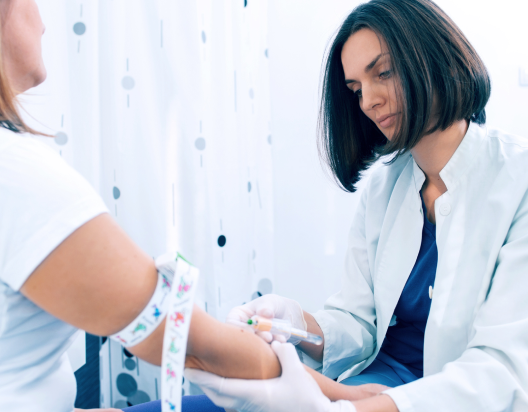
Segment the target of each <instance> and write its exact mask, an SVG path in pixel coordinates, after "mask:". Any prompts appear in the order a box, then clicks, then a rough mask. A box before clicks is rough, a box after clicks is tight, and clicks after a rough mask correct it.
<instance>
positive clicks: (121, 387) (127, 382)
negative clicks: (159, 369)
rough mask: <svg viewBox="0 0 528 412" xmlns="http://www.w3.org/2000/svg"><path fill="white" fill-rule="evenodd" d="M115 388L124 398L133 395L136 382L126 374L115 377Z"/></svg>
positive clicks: (135, 390)
mask: <svg viewBox="0 0 528 412" xmlns="http://www.w3.org/2000/svg"><path fill="white" fill-rule="evenodd" d="M116 386H117V390H118V391H119V393H120V394H121V395H123V396H126V397H129V396H132V395H134V394H135V393H136V392H137V389H138V385H137V382H136V380H135V379H134V378H133V377H132V376H130V375H129V374H128V373H120V374H119V375H117V379H116Z"/></svg>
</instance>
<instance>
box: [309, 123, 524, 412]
mask: <svg viewBox="0 0 528 412" xmlns="http://www.w3.org/2000/svg"><path fill="white" fill-rule="evenodd" d="M440 176H441V177H442V180H443V181H444V183H445V185H446V186H447V192H446V193H444V194H443V195H442V196H440V197H439V198H438V199H437V200H436V202H435V216H436V241H437V247H438V268H437V272H436V280H435V284H434V292H433V298H432V304H431V311H430V314H429V319H428V321H427V327H426V330H425V344H424V378H423V379H419V380H417V381H415V382H412V383H409V384H407V385H404V386H401V387H399V388H395V389H391V390H389V391H388V392H387V393H388V394H389V395H390V396H391V397H392V398H393V399H394V401H395V402H396V404H397V406H398V408H399V410H400V411H401V412H408V411H409V412H410V411H413V412H422V411H423V412H425V411H427V412H434V411H450V412H455V411H463V412H468V411H479V412H485V411H490V412H491V411H528V194H527V189H528V140H525V139H522V138H519V137H516V136H511V135H507V134H505V133H502V132H500V131H496V130H488V129H487V128H485V127H484V128H481V127H479V126H477V125H475V124H471V125H470V127H469V129H468V132H467V134H466V136H465V137H464V139H463V141H462V143H461V144H460V146H459V147H458V149H457V150H456V152H455V153H454V155H453V157H452V158H451V159H450V160H449V162H448V164H447V165H446V166H445V167H444V169H443V170H442V171H441V172H440ZM424 180H425V176H424V174H423V172H422V171H421V170H420V168H419V167H418V166H417V164H416V163H415V161H414V159H413V158H412V156H411V155H405V156H402V157H401V158H399V159H398V160H397V161H396V162H394V163H393V164H392V165H388V166H382V167H380V168H379V169H378V170H376V171H375V172H374V173H373V175H372V177H371V179H370V180H369V183H368V185H367V187H366V189H365V190H364V192H363V194H362V197H361V203H360V206H359V207H358V211H357V214H356V217H355V220H354V223H353V225H352V229H351V231H350V237H349V245H348V252H347V258H346V273H345V276H344V280H343V286H342V289H341V291H340V292H339V293H337V294H335V295H333V296H332V297H330V298H329V299H328V301H327V302H326V304H325V310H322V311H319V312H317V313H316V314H315V315H314V316H315V319H316V320H317V322H318V323H319V325H320V326H321V328H322V330H323V332H324V337H325V348H324V360H323V373H324V374H325V375H327V376H329V377H331V378H336V377H338V380H343V379H345V378H347V377H349V376H353V375H357V374H358V373H360V372H361V371H362V370H363V369H365V368H366V367H367V366H368V365H369V364H370V363H371V362H372V361H373V360H374V358H375V357H376V355H377V354H378V351H379V348H380V346H381V344H382V342H383V339H384V338H385V333H386V331H387V328H388V326H389V324H390V322H391V319H392V316H393V312H394V309H395V307H396V304H397V302H398V299H399V298H400V295H401V292H402V290H403V287H404V285H405V283H406V281H407V278H408V276H409V274H410V273H411V270H412V268H413V266H414V263H415V261H416V257H417V256H418V251H419V249H420V244H421V234H422V226H423V216H422V213H423V211H422V205H421V200H420V193H419V191H420V189H421V187H422V185H423V183H424Z"/></svg>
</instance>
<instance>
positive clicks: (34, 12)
mask: <svg viewBox="0 0 528 412" xmlns="http://www.w3.org/2000/svg"><path fill="white" fill-rule="evenodd" d="M0 18H1V25H2V26H1V27H2V29H1V36H2V61H3V64H4V69H5V73H6V75H7V78H8V79H9V81H10V83H11V87H13V89H14V91H15V92H16V93H22V92H24V91H26V90H28V89H30V88H32V87H34V86H37V85H38V84H40V83H42V82H43V81H44V80H45V79H46V69H45V67H44V62H43V60H42V49H41V38H42V34H44V30H45V28H44V24H43V23H42V19H41V18H40V13H39V10H38V6H37V4H36V3H35V0H0Z"/></svg>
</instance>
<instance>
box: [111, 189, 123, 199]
mask: <svg viewBox="0 0 528 412" xmlns="http://www.w3.org/2000/svg"><path fill="white" fill-rule="evenodd" d="M112 194H113V195H114V199H115V200H117V199H119V198H120V197H121V190H119V188H118V187H115V186H114V189H113V190H112Z"/></svg>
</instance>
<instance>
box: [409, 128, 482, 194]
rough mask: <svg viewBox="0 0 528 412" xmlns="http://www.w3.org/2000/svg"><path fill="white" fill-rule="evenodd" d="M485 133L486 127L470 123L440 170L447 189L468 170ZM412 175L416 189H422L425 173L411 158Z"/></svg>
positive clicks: (453, 185) (452, 187)
mask: <svg viewBox="0 0 528 412" xmlns="http://www.w3.org/2000/svg"><path fill="white" fill-rule="evenodd" d="M486 134H487V130H486V127H485V126H484V127H480V126H479V125H477V124H475V123H470V124H469V127H468V130H467V132H466V135H465V136H464V138H463V139H462V142H461V143H460V145H459V146H458V148H457V149H456V151H455V153H454V154H453V156H451V159H449V161H448V162H447V164H446V165H445V166H444V168H443V169H442V170H441V171H440V177H441V178H442V180H443V182H444V184H445V185H446V187H447V190H450V191H452V190H453V189H454V188H455V187H456V185H457V183H458V181H459V180H460V179H461V178H462V176H464V174H465V173H466V172H467V171H468V170H469V168H470V167H471V164H472V163H473V160H474V159H475V158H476V154H477V152H478V150H479V148H480V147H481V145H482V142H483V141H484V139H485V137H486ZM413 175H414V184H415V187H416V191H417V192H419V191H420V190H422V186H423V184H424V182H425V174H424V172H423V171H422V169H420V167H419V166H418V164H417V163H416V161H415V160H414V159H413Z"/></svg>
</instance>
